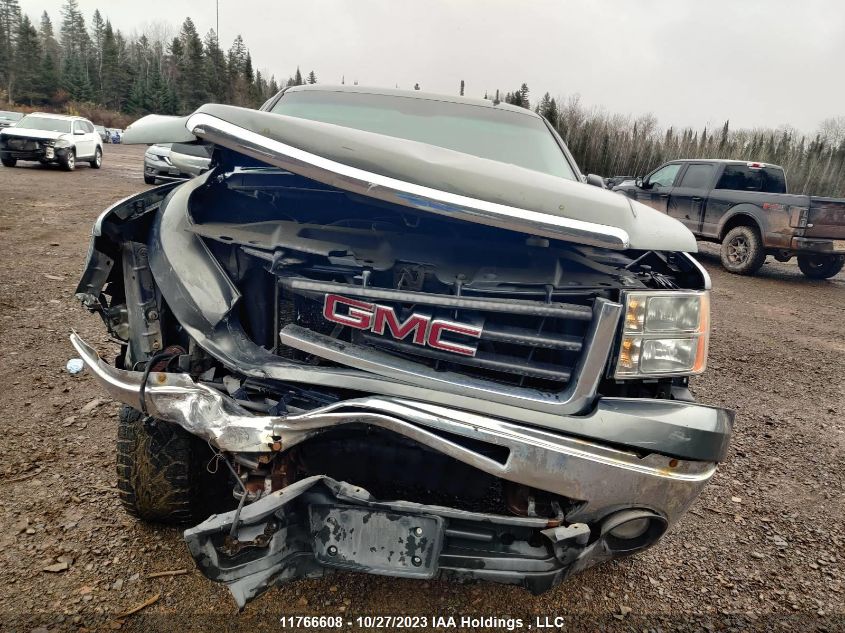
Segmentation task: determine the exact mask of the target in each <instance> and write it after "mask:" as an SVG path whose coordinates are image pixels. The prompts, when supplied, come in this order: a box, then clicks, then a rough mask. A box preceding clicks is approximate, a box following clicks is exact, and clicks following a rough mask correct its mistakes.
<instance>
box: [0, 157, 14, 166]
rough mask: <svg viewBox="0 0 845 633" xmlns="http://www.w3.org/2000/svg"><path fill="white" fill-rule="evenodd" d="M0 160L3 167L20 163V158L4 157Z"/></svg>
mask: <svg viewBox="0 0 845 633" xmlns="http://www.w3.org/2000/svg"><path fill="white" fill-rule="evenodd" d="M0 162H2V163H3V167H14V166H15V165H17V164H18V159H17V158H4V159H2V161H0Z"/></svg>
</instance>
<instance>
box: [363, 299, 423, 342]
mask: <svg viewBox="0 0 845 633" xmlns="http://www.w3.org/2000/svg"><path fill="white" fill-rule="evenodd" d="M429 321H431V319H430V318H429V317H428V316H426V315H424V314H412V315H411V316H409V317H408V320H407V321H405V322H404V323H400V322H399V317H397V316H396V312H395V311H394V309H393V308H391V307H390V306H380V305H377V306H376V311H375V320H374V322H373V333H374V334H384V329H385V325H386V326H387V327H388V328H389V329H390V334H391V335H392V336H393V338H395V339H396V340H399V341H401V340H402V339H404V338H405V337H407V336H408V334H410V333H411V332H413V333H414V338H413V341H414V343H415V344H417V345H425V340H426V332H427V330H428V322H429Z"/></svg>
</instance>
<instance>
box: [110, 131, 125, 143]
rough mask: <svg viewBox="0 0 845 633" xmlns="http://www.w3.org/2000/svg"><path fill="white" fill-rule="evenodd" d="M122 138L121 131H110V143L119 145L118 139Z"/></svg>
mask: <svg viewBox="0 0 845 633" xmlns="http://www.w3.org/2000/svg"><path fill="white" fill-rule="evenodd" d="M121 138H123V130H117V129H115V130H111V142H112V143H115V144H119V143H120V139H121Z"/></svg>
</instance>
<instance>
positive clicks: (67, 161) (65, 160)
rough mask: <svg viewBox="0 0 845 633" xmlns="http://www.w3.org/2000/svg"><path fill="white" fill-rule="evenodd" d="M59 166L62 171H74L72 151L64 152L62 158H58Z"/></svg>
mask: <svg viewBox="0 0 845 633" xmlns="http://www.w3.org/2000/svg"><path fill="white" fill-rule="evenodd" d="M59 165H61V166H62V169H64V170H65V171H73V170H74V169H76V154H75V153H74V151H73V150H72V149H69V150H68V151H67V152H65V155H64V156H59Z"/></svg>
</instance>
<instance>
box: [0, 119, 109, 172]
mask: <svg viewBox="0 0 845 633" xmlns="http://www.w3.org/2000/svg"><path fill="white" fill-rule="evenodd" d="M0 160H2V162H3V166H4V167H14V166H15V164H16V163H17V162H18V161H19V160H37V161H39V162H41V163H45V164H46V163H58V164H59V165H61V166H62V168H64V169H66V170H67V171H71V170H72V169H74V168H75V167H76V162H77V161H79V160H84V161H87V162H88V163H90V164H91V167H93V168H94V169H99V168H100V165H102V164H103V141H102V139H101V138H100V135H99V134H98V133H97V131H96V130H95V129H94V125H93V124H92V123H91V121H89V120H88V119H83V118H82V117H78V116H63V115H61V114H43V113H40V112H36V113H33V114H27V115H26V116H25V117H24V118H22V119H21V120H20V121H18V122H17V123H15V124H14V125H13V126H11V127H7V128H4V129H3V130H2V131H0Z"/></svg>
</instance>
